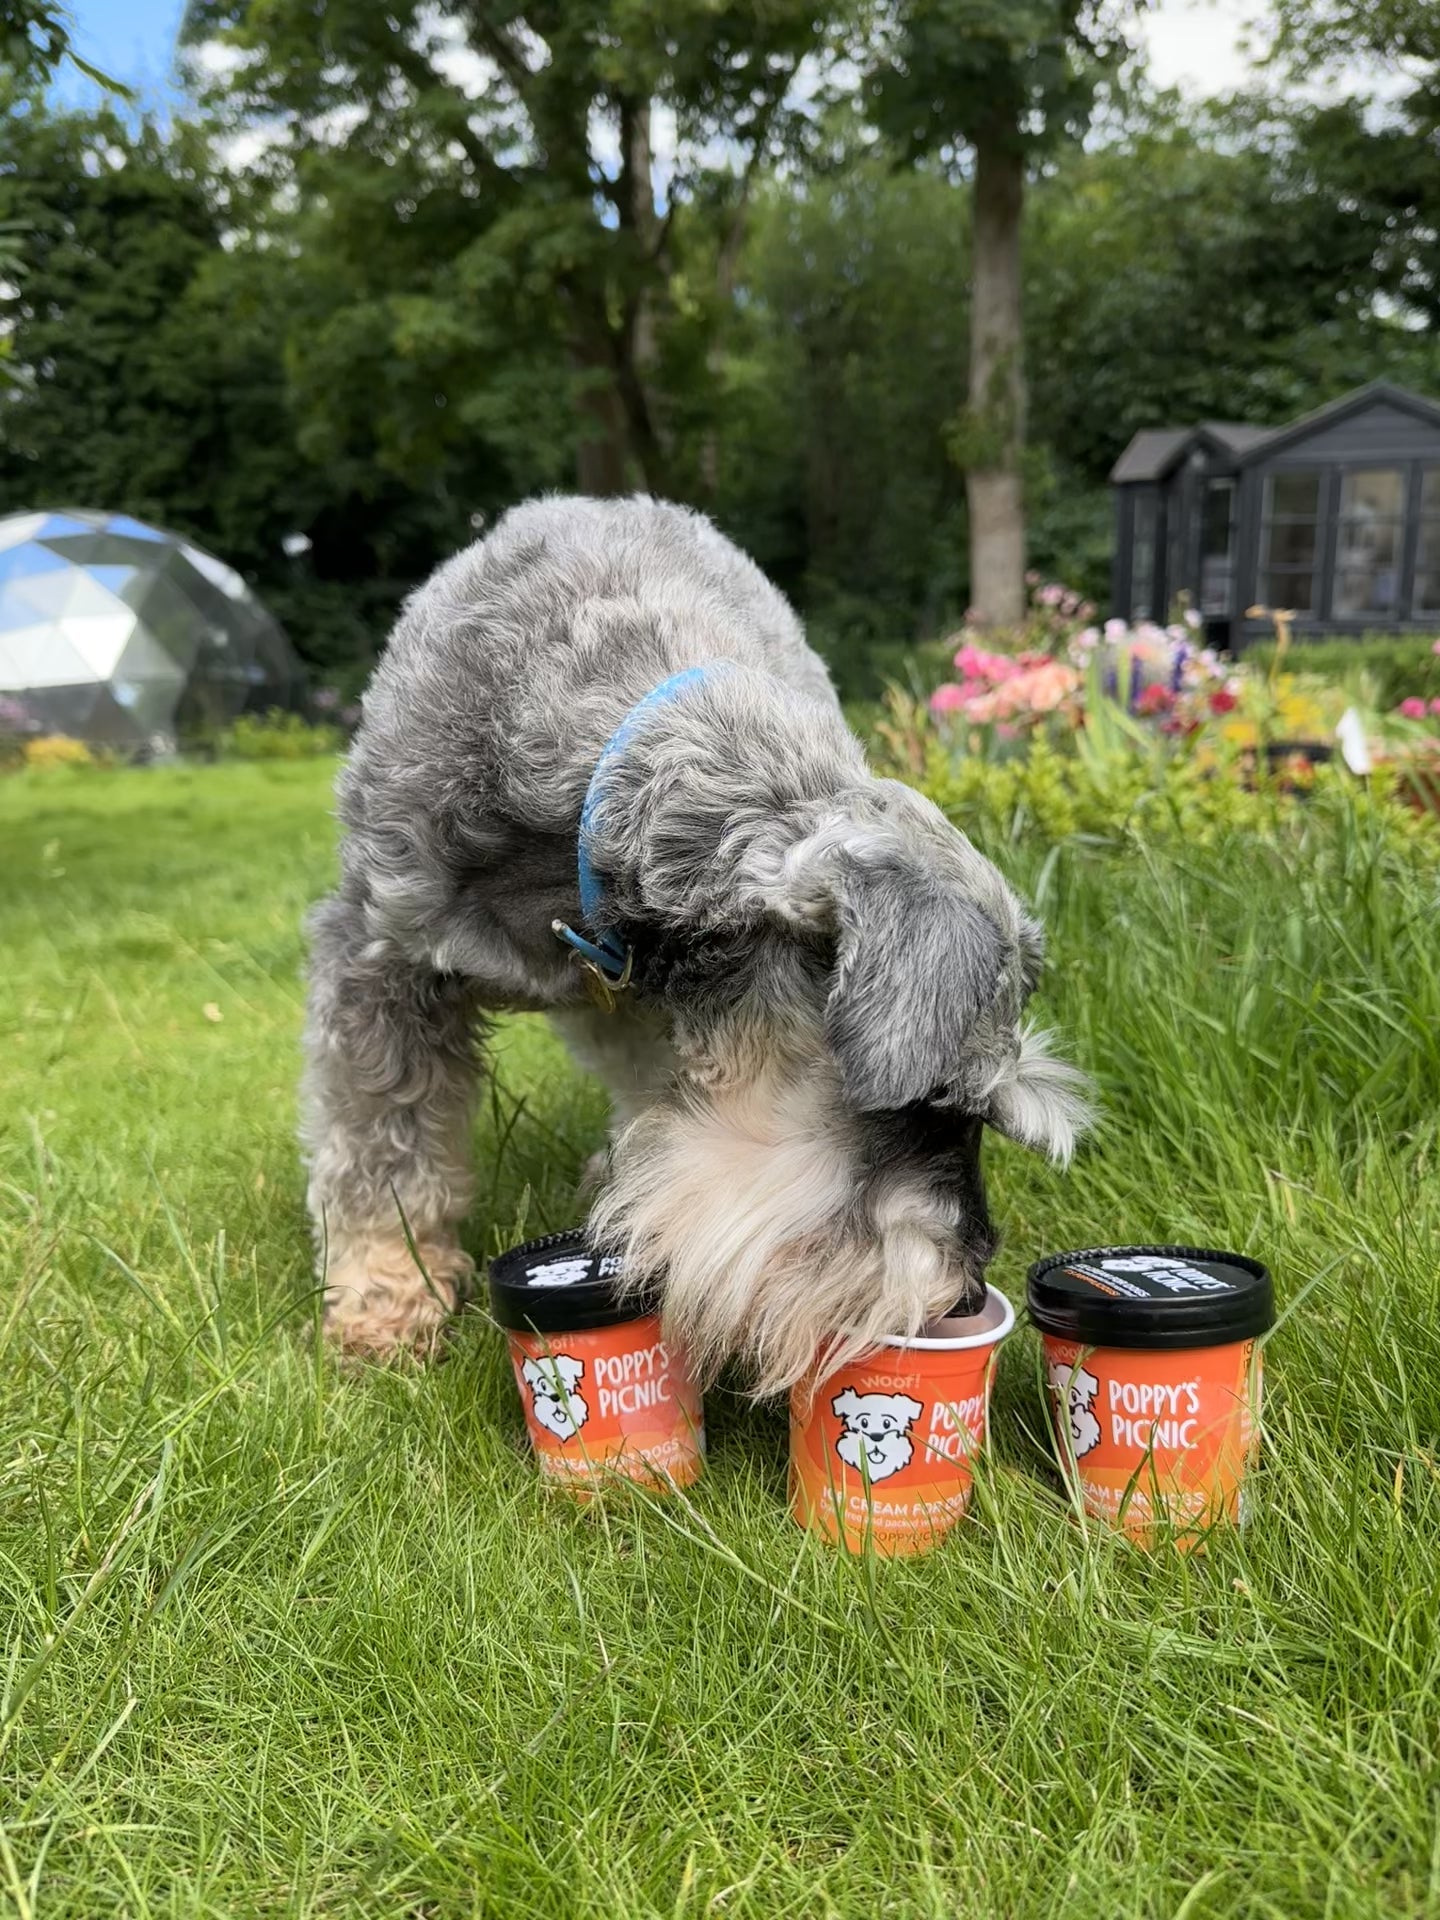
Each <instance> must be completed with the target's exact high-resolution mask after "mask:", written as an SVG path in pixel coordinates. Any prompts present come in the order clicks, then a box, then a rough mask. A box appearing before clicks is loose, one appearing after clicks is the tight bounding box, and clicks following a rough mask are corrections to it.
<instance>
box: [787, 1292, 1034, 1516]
mask: <svg viewBox="0 0 1440 1920" xmlns="http://www.w3.org/2000/svg"><path fill="white" fill-rule="evenodd" d="M986 1292H987V1298H986V1303H985V1307H984V1309H983V1311H981V1312H980V1313H977V1314H971V1315H968V1316H966V1317H964V1318H956V1319H948V1320H936V1321H932V1323H931V1324H930V1326H929V1327H927V1328H926V1330H925V1334H924V1336H923V1337H921V1338H917V1339H914V1340H896V1341H893V1342H891V1343H890V1344H888V1345H886V1346H884V1347H881V1348H880V1349H879V1351H878V1352H876V1353H872V1354H870V1355H868V1356H867V1357H866V1358H865V1359H864V1360H861V1361H856V1362H853V1363H852V1364H851V1365H849V1366H844V1367H841V1368H839V1369H838V1370H837V1371H836V1372H834V1373H831V1374H829V1375H827V1376H824V1377H822V1378H820V1379H818V1380H816V1379H811V1380H809V1381H802V1382H801V1383H800V1385H799V1386H797V1387H796V1388H795V1390H794V1392H793V1393H792V1394H791V1397H790V1502H791V1511H792V1513H793V1514H794V1516H795V1518H796V1519H797V1520H798V1521H799V1523H800V1525H801V1526H802V1527H808V1528H810V1529H811V1531H812V1532H815V1533H819V1534H821V1535H823V1536H824V1538H825V1539H827V1540H830V1541H833V1542H835V1543H836V1544H838V1545H841V1546H844V1547H846V1548H847V1549H848V1550H849V1551H850V1552H852V1553H856V1552H860V1551H863V1550H864V1548H865V1547H866V1546H867V1545H873V1547H874V1549H875V1551H876V1552H877V1553H883V1554H905V1553H924V1552H926V1551H927V1550H928V1549H929V1548H930V1547H933V1546H935V1545H936V1544H937V1543H938V1542H939V1541H941V1540H942V1539H943V1538H944V1537H945V1535H946V1534H947V1533H948V1532H949V1531H950V1529H951V1527H953V1526H954V1525H955V1523H956V1522H957V1521H958V1520H959V1519H960V1518H961V1517H962V1516H963V1514H964V1513H965V1510H966V1508H967V1507H968V1506H969V1504H970V1487H971V1479H972V1472H973V1466H974V1461H975V1456H976V1455H977V1454H978V1453H979V1451H980V1449H981V1447H982V1446H984V1444H985V1436H986V1431H987V1427H988V1423H989V1414H990V1383H991V1380H992V1379H993V1377H994V1372H995V1357H996V1352H997V1349H998V1347H999V1344H1000V1342H1001V1341H1002V1340H1003V1339H1004V1338H1005V1335H1006V1334H1007V1333H1009V1331H1010V1329H1011V1327H1013V1326H1014V1324H1015V1310H1014V1308H1013V1307H1012V1306H1011V1305H1010V1302H1009V1301H1008V1300H1007V1299H1006V1298H1005V1296H1004V1295H1003V1294H1001V1293H997V1292H996V1291H995V1289H994V1288H993V1287H990V1288H987V1290H986Z"/></svg>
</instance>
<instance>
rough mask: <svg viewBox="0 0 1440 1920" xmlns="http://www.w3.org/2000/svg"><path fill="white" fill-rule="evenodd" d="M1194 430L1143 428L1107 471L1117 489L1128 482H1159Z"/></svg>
mask: <svg viewBox="0 0 1440 1920" xmlns="http://www.w3.org/2000/svg"><path fill="white" fill-rule="evenodd" d="M1194 433H1195V429H1194V428H1193V427H1142V428H1141V429H1140V431H1139V433H1137V434H1136V435H1135V436H1134V438H1133V439H1132V440H1131V442H1130V444H1129V446H1128V447H1126V449H1125V451H1124V452H1123V453H1122V454H1121V456H1120V458H1119V459H1118V460H1117V461H1116V462H1115V465H1114V466H1113V467H1112V468H1111V469H1110V478H1111V480H1113V481H1114V482H1115V484H1116V485H1117V486H1124V485H1125V484H1126V482H1127V481H1131V480H1158V479H1159V478H1160V476H1161V474H1162V473H1168V472H1169V470H1170V468H1171V467H1172V466H1174V464H1175V462H1176V460H1178V459H1179V457H1180V454H1181V452H1182V450H1183V449H1184V448H1185V447H1186V446H1187V445H1188V444H1189V442H1190V441H1191V439H1192V438H1193V437H1194Z"/></svg>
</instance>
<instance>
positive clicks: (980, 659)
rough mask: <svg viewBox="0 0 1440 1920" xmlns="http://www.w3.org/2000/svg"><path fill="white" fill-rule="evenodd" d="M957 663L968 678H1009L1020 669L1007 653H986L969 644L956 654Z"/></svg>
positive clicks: (992, 679)
mask: <svg viewBox="0 0 1440 1920" xmlns="http://www.w3.org/2000/svg"><path fill="white" fill-rule="evenodd" d="M955 665H956V666H957V667H958V668H959V670H960V672H961V673H962V674H963V676H964V677H965V679H967V680H991V681H994V680H1009V679H1011V678H1012V677H1013V676H1014V675H1015V674H1017V673H1018V672H1019V671H1020V668H1019V665H1018V664H1017V662H1015V661H1014V660H1012V659H1011V658H1010V656H1009V654H1007V653H986V652H985V651H984V649H983V648H981V647H977V646H973V645H970V644H967V645H965V646H963V647H961V649H960V651H959V652H958V653H957V654H956V656H955Z"/></svg>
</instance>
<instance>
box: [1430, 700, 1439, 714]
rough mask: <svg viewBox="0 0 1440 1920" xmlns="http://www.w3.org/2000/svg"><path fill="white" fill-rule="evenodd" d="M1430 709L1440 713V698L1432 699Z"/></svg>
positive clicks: (1432, 711)
mask: <svg viewBox="0 0 1440 1920" xmlns="http://www.w3.org/2000/svg"><path fill="white" fill-rule="evenodd" d="M1430 711H1431V713H1435V714H1440V700H1432V701H1431V702H1430Z"/></svg>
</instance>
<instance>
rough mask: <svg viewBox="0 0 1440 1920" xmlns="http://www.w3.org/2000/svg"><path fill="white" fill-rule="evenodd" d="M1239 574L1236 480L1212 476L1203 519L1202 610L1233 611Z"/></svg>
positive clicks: (1201, 532)
mask: <svg viewBox="0 0 1440 1920" xmlns="http://www.w3.org/2000/svg"><path fill="white" fill-rule="evenodd" d="M1234 575H1235V482H1234V481H1233V480H1212V481H1210V482H1209V484H1208V485H1207V486H1206V488H1205V505H1204V509H1203V511H1202V514H1201V520H1200V611H1201V613H1213V614H1224V613H1229V611H1230V594H1231V590H1232V582H1233V580H1234Z"/></svg>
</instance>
